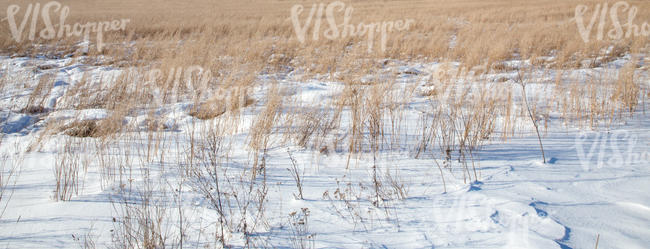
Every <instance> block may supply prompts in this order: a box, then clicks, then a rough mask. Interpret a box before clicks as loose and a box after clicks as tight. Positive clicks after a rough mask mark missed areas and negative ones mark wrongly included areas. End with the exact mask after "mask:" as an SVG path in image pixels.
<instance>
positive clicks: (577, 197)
mask: <svg viewBox="0 0 650 249" xmlns="http://www.w3.org/2000/svg"><path fill="white" fill-rule="evenodd" d="M622 60H623V61H622ZM624 60H625V58H621V59H620V60H616V61H614V62H613V63H614V65H623V64H624ZM0 62H1V64H2V65H3V66H2V69H1V71H0V73H1V74H2V76H6V75H7V74H8V75H9V76H8V77H7V78H10V79H12V81H11V82H10V83H9V84H10V85H6V86H4V89H2V94H0V107H2V109H1V110H0V124H1V127H2V133H4V137H3V138H2V143H1V144H0V152H2V153H5V154H7V155H10V156H11V159H9V160H8V161H4V163H5V165H10V164H12V163H16V164H19V165H21V167H20V173H19V175H18V177H17V181H16V184H15V186H13V187H12V190H13V191H14V192H13V195H12V198H11V200H10V202H9V204H8V206H7V208H6V212H5V213H4V214H3V215H2V217H1V219H0V223H2V225H1V226H2V229H0V246H2V247H12V248H43V247H57V248H72V247H78V245H79V243H80V242H79V241H78V240H77V239H76V238H80V237H83V236H84V235H86V234H91V235H92V237H93V238H94V240H95V241H96V243H97V245H98V246H99V247H106V246H111V244H112V243H113V241H114V240H115V239H116V237H119V234H118V233H117V232H118V230H119V224H118V222H116V220H119V219H120V217H121V215H123V214H124V209H123V208H124V207H123V205H121V204H120V203H129V202H132V204H133V205H136V204H137V203H139V201H142V199H141V198H142V196H139V195H138V193H139V192H138V191H139V189H140V188H139V187H141V186H147V180H146V179H148V181H154V184H153V185H152V186H155V187H154V188H155V191H154V193H155V195H154V196H153V197H151V198H152V199H151V201H152V203H153V204H154V205H166V206H167V207H168V209H167V210H166V211H165V212H166V215H167V216H166V217H168V218H169V220H170V222H169V223H168V224H166V226H165V227H164V228H163V231H164V233H165V234H168V235H169V236H171V237H173V236H176V233H177V231H178V225H177V224H176V222H177V218H178V217H177V212H178V211H177V208H178V204H179V203H180V205H181V208H182V210H183V213H184V218H185V219H186V222H188V225H187V226H188V228H187V232H186V235H185V236H186V237H185V238H184V239H185V241H186V242H187V244H188V245H190V246H191V247H199V246H204V245H211V244H214V243H215V242H214V237H215V229H216V228H215V224H216V222H218V221H219V215H218V214H217V211H216V210H215V209H214V208H212V206H211V205H210V203H209V201H208V200H206V198H205V197H204V196H202V195H201V194H200V193H198V192H196V191H194V189H193V187H195V186H193V185H192V184H191V183H189V182H186V183H185V185H183V184H181V185H178V184H179V182H180V181H182V180H183V179H181V178H180V177H179V175H180V174H181V173H179V172H181V169H180V168H179V166H178V165H180V164H175V163H176V162H178V161H180V160H182V158H184V157H185V156H186V155H187V153H188V150H189V149H188V148H189V141H188V140H189V139H188V137H189V134H190V130H192V127H195V128H196V129H197V131H198V130H200V129H201V128H206V127H210V126H211V125H213V123H211V122H212V121H209V120H208V121H204V120H199V119H196V118H193V117H191V116H189V114H188V110H189V109H190V103H187V102H183V103H175V104H172V105H166V106H160V107H157V109H156V110H155V111H156V112H155V113H156V114H157V115H160V116H161V117H162V118H161V119H162V120H163V123H164V126H165V127H168V129H167V130H165V131H164V132H162V133H161V134H162V135H161V137H160V138H158V139H159V140H157V141H158V142H159V143H160V144H159V145H157V146H160V148H161V150H164V151H166V155H165V159H164V160H163V159H155V158H158V157H157V156H158V154H157V153H162V152H153V154H154V156H153V158H154V159H150V158H149V155H150V154H149V153H150V152H149V150H148V149H149V148H148V142H147V141H148V140H147V139H151V138H149V137H147V134H146V132H144V133H142V134H140V133H136V132H134V133H135V134H129V135H130V136H121V137H120V138H117V139H116V140H115V141H112V142H103V141H101V139H97V138H71V137H68V136H66V135H65V134H62V133H61V132H59V133H55V134H53V135H51V136H48V137H47V138H45V139H41V136H42V135H43V133H44V132H45V131H44V126H45V124H46V123H47V122H49V121H51V120H58V121H64V122H66V123H70V122H72V121H81V120H101V119H105V118H107V117H109V116H110V115H111V113H110V111H108V110H105V109H96V108H95V109H82V110H76V109H62V108H59V107H58V106H59V104H60V103H61V101H63V99H64V98H63V96H64V95H65V93H66V91H68V90H69V89H71V87H73V86H74V85H75V84H76V83H78V82H79V81H80V80H81V79H82V75H83V74H84V72H86V73H90V74H91V77H92V78H94V79H99V78H102V77H110V76H109V75H113V76H114V75H115V74H116V73H119V69H113V68H105V67H94V66H89V65H84V64H81V63H80V62H77V61H72V60H71V59H62V60H53V59H45V58H8V57H0ZM526 63H527V62H522V61H511V62H507V65H508V66H510V67H519V66H522V65H523V64H526ZM42 65H47V67H42V68H50V69H45V70H40V69H38V70H36V69H35V68H38V66H42ZM459 66H460V64H458V63H430V64H418V65H405V64H404V63H399V64H398V65H396V66H395V67H388V68H387V69H386V72H383V73H387V72H396V73H397V74H398V78H397V80H398V82H400V83H402V85H399V84H398V87H404V89H406V86H409V85H412V84H416V85H417V86H418V88H417V89H418V91H419V92H425V90H428V88H427V87H429V86H426V84H425V82H426V80H425V79H426V78H427V77H436V76H437V75H439V70H441V69H443V68H456V69H458V67H459ZM619 67H620V66H619ZM605 71H606V69H602V68H601V69H576V70H574V71H571V72H568V73H567V74H568V75H578V76H579V75H584V74H590V73H603V72H605ZM46 73H53V74H55V76H56V80H55V82H56V83H55V85H54V87H53V89H52V91H51V92H50V93H49V95H48V96H47V98H46V99H47V100H48V101H46V105H45V107H46V108H47V110H48V111H47V112H46V113H42V114H25V113H20V112H19V110H20V109H21V108H22V107H23V106H25V105H26V104H27V102H28V98H29V94H30V93H31V91H33V88H34V86H35V84H36V83H38V78H39V77H40V76H42V75H43V74H46ZM545 73H548V74H549V75H551V74H555V73H554V72H548V71H547V72H545ZM539 74H541V75H540V77H538V78H544V77H548V75H543V72H540V73H539ZM372 77H374V76H371V77H369V78H368V82H372V81H373V78H372ZM482 77H484V79H486V80H487V81H488V82H489V83H488V84H493V85H496V84H510V85H513V87H517V86H515V85H514V84H511V83H512V82H513V81H514V80H516V74H513V72H507V73H493V74H489V75H487V76H482ZM262 78H263V77H262ZM502 79H505V80H502ZM641 79H642V80H645V81H644V82H647V80H648V78H647V75H641ZM503 81H505V83H504V82H503ZM541 82H543V80H540V82H537V83H536V82H532V83H530V84H529V85H528V86H527V91H528V92H527V93H528V94H530V95H535V96H536V98H539V99H543V98H544V96H548V95H549V94H551V93H552V90H551V89H549V86H548V85H547V84H543V83H541ZM280 84H281V85H283V86H290V87H285V88H283V92H282V93H281V95H284V96H293V97H294V99H295V101H296V103H298V104H296V105H297V107H298V108H300V109H301V110H307V111H309V110H311V109H309V107H314V106H315V107H322V106H324V105H325V104H326V103H329V102H330V101H331V100H332V99H333V98H335V97H336V96H338V95H339V92H340V91H341V90H342V89H343V88H344V84H343V83H340V82H336V81H324V80H305V79H301V76H300V75H291V74H290V75H288V76H287V77H286V78H285V79H283V80H281V81H280ZM645 84H647V83H645ZM266 88H267V86H264V85H262V86H260V87H259V89H260V91H258V92H257V93H256V95H255V98H256V99H257V100H259V102H258V103H256V105H257V106H258V107H260V106H262V105H263V104H264V102H263V93H264V92H266ZM517 89H519V88H517ZM402 90H403V89H402ZM514 93H515V94H516V95H517V97H521V95H520V91H519V90H517V91H514ZM424 98H425V97H424V96H415V97H413V99H412V100H411V102H410V103H407V104H408V108H407V111H406V113H405V114H404V117H405V120H404V121H403V123H404V125H405V127H404V128H403V131H402V132H403V133H405V134H404V135H403V138H402V140H409V142H407V143H406V144H403V145H401V146H399V149H396V150H381V151H380V155H379V160H377V161H378V163H377V165H378V167H379V168H380V169H382V170H384V171H388V172H392V176H393V177H394V178H395V179H396V180H395V182H396V184H400V183H403V184H404V186H405V188H404V190H405V191H407V192H408V194H407V195H406V196H405V197H404V198H395V199H391V200H380V203H378V205H373V203H372V201H371V200H372V198H373V197H372V196H371V194H370V193H372V191H370V190H369V189H372V187H373V186H372V182H371V179H372V166H373V158H372V156H370V155H369V154H359V155H352V156H351V159H350V158H349V157H348V154H347V153H345V152H341V151H340V150H341V149H340V148H338V149H334V150H333V151H332V152H330V153H327V154H324V153H319V152H318V150H313V149H311V148H302V147H296V146H290V145H286V144H283V143H282V142H281V141H280V140H281V139H279V138H276V139H273V140H272V141H271V145H270V146H269V148H270V149H269V150H268V152H267V153H268V155H267V156H266V158H265V170H266V171H267V176H266V181H268V196H267V197H266V198H267V204H266V212H265V214H264V215H265V217H266V219H267V220H266V224H263V225H259V226H258V227H256V230H255V232H256V235H255V237H256V238H257V239H259V241H264V242H263V245H266V246H269V247H293V246H295V244H292V238H295V237H293V235H292V234H293V232H294V230H292V229H293V228H292V221H291V217H296V219H299V218H305V216H307V219H308V222H307V224H308V234H310V235H311V236H313V237H311V238H313V242H310V243H313V246H314V247H316V248H349V247H355V248H357V247H362V248H593V247H594V246H595V243H596V237H597V236H598V235H599V236H600V239H599V248H647V245H649V244H650V229H648V227H649V226H650V195H649V194H648V193H647V191H648V189H650V167H648V166H650V163H649V160H650V146H649V143H648V142H647V141H650V119H649V118H648V115H647V114H646V113H645V108H646V106H645V105H646V104H645V102H641V104H642V105H643V106H641V107H640V108H639V109H640V110H639V111H637V113H635V115H634V116H633V117H631V118H629V119H627V120H626V121H625V122H622V123H620V124H617V125H615V126H613V127H611V128H609V129H602V130H595V131H592V130H588V131H587V130H579V129H576V128H571V127H566V126H564V125H563V124H559V122H558V123H557V124H555V125H552V126H551V127H549V128H548V130H547V131H546V135H545V136H544V137H543V143H544V149H545V151H546V156H547V159H548V160H549V162H548V163H543V162H542V161H541V160H540V152H539V144H538V141H537V137H536V136H535V134H534V133H533V132H532V127H531V125H530V124H529V123H526V120H525V119H524V120H520V121H519V123H517V126H518V127H520V128H518V130H521V134H522V135H520V136H516V137H513V138H511V139H509V140H507V141H501V140H498V139H497V140H494V141H490V142H489V143H487V144H485V145H484V146H483V147H482V148H481V150H480V151H478V152H477V157H478V158H480V159H479V160H477V162H476V163H477V164H478V165H477V169H478V174H479V180H480V181H477V182H467V181H465V179H464V174H465V172H464V171H463V169H461V168H460V167H459V166H458V165H456V166H454V167H452V168H451V169H443V170H442V174H443V175H444V179H445V180H446V182H445V186H443V183H442V181H441V176H440V173H441V172H440V171H439V170H438V168H437V166H436V162H435V160H436V159H434V158H432V156H431V155H424V156H421V157H419V158H414V156H413V153H411V152H412V151H413V148H414V147H415V146H416V145H415V144H414V143H415V142H416V140H417V133H416V132H417V130H418V122H419V116H418V115H419V113H420V110H422V108H423V107H424V106H425V105H426V104H424V103H423V99H424ZM642 98H643V97H642ZM640 101H643V100H640ZM301 103H302V104H301ZM294 107H296V106H294ZM291 110H293V109H291ZM257 112H259V108H257V109H247V110H245V111H244V112H243V114H242V117H241V119H240V120H238V121H237V122H238V123H239V130H238V132H237V133H236V134H235V135H234V136H232V137H230V138H228V139H227V141H228V142H230V143H232V150H231V151H230V152H229V153H230V154H229V160H228V162H227V163H226V164H225V165H226V167H227V169H228V171H227V172H224V175H226V176H229V177H232V179H234V181H238V180H237V179H236V176H237V175H238V174H242V172H244V171H245V170H246V168H247V167H249V166H248V164H249V163H250V155H251V152H250V151H249V150H248V149H246V146H247V143H248V142H249V140H248V135H249V134H248V128H249V127H250V126H251V125H252V123H253V122H254V120H255V115H256V114H257ZM146 115H147V113H146V112H144V111H143V112H134V113H133V114H131V115H130V116H127V117H126V118H125V122H124V123H125V125H130V124H135V125H136V126H137V127H145V126H146V125H147V118H146V117H147V116H146ZM343 116H346V115H343ZM348 122H350V121H349V120H347V119H344V120H341V123H342V126H343V127H345V126H346V125H347V123H348ZM278 137H279V134H278ZM70 141H74V142H76V143H75V144H76V145H83V146H85V147H83V148H81V151H82V152H83V153H77V152H74V153H72V154H69V155H68V156H69V157H70V158H76V159H77V160H78V161H79V162H81V164H82V165H85V166H87V168H84V169H83V170H82V172H83V173H81V175H82V180H81V186H80V188H79V193H78V194H76V195H73V197H72V199H71V200H70V201H56V200H55V199H56V198H55V194H54V192H53V190H54V189H55V186H56V180H55V177H54V174H53V172H54V168H55V165H56V163H57V162H59V161H60V160H61V157H62V156H63V155H64V154H65V153H60V152H61V151H63V149H64V147H65V145H66V144H67V143H68V142H70ZM161 141H162V142H161ZM103 145H105V146H107V148H108V149H106V150H104V151H100V148H101V146H103ZM339 146H340V145H339ZM333 147H334V148H336V146H333ZM29 148H32V149H31V150H30V149H29ZM77 149H80V148H77ZM288 151H289V152H288ZM98 153H99V154H101V155H103V156H99V154H98ZM289 154H291V155H292V157H293V158H294V159H295V161H296V162H297V168H298V170H299V171H300V172H301V173H302V174H303V175H302V180H303V184H304V185H303V189H304V190H303V192H304V199H303V200H298V199H296V197H295V194H296V193H297V189H296V184H295V182H294V179H293V178H292V177H291V175H290V174H289V172H288V169H289V168H291V167H292V166H291V165H292V163H291V162H292V161H291V159H290V156H289ZM98 157H101V159H102V160H103V159H106V160H109V161H110V160H115V163H116V164H120V163H121V161H120V160H125V159H124V158H123V157H129V159H128V160H130V161H128V162H131V164H130V165H121V166H122V167H124V168H120V170H125V171H128V172H129V173H128V174H127V175H125V176H124V179H122V177H121V176H119V175H118V177H119V178H120V179H119V180H116V181H115V182H110V181H109V182H107V181H106V180H105V179H104V177H106V176H105V175H104V174H106V172H102V169H101V167H100V164H99V162H98V161H99V160H98V159H100V158H98ZM161 157H162V156H161ZM84 162H88V163H87V164H84ZM3 169H4V170H7V168H6V167H3ZM145 169H146V170H145ZM148 174H151V176H152V177H150V178H146V179H145V177H144V175H148ZM385 184H389V183H388V182H385ZM178 186H183V187H182V188H181V189H180V190H179V188H178ZM445 189H446V191H445ZM233 191H234V190H233ZM179 193H180V194H181V195H182V197H181V198H180V200H178V199H175V198H174V197H173V196H176V195H177V194H179ZM4 201H5V200H3V202H4ZM0 204H3V203H0ZM303 210H304V211H303ZM293 212H295V213H294V214H293V216H292V215H291V214H292V213H293ZM303 212H308V215H305V213H303ZM254 215H255V213H252V214H251V213H249V214H247V217H245V219H251V220H252V219H255V217H254ZM226 236H227V237H228V243H229V244H231V245H233V246H235V247H243V246H244V245H245V243H246V241H245V239H244V236H243V234H242V233H241V231H229V232H228V233H227V234H226ZM258 246H262V244H258Z"/></svg>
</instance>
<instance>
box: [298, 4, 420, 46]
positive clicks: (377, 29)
mask: <svg viewBox="0 0 650 249" xmlns="http://www.w3.org/2000/svg"><path fill="white" fill-rule="evenodd" d="M304 9H305V7H304V6H303V5H300V4H298V5H294V6H293V7H292V8H291V22H292V23H293V28H294V31H295V32H296V36H297V38H298V41H300V42H301V43H305V42H306V34H307V30H308V29H309V27H310V25H311V24H312V21H314V24H313V27H312V40H314V41H317V40H319V39H320V37H321V29H320V28H321V20H322V19H323V18H322V17H323V14H325V17H326V18H325V19H326V20H327V25H328V26H329V28H328V29H326V30H324V31H323V33H322V36H323V37H325V38H326V39H329V40H336V39H339V38H341V39H343V38H346V37H355V36H358V37H363V36H366V37H367V42H368V44H367V45H368V53H370V52H372V50H373V46H374V42H375V36H376V35H377V34H378V35H379V36H380V40H381V51H386V44H387V42H388V33H390V32H393V31H394V30H395V31H405V30H408V29H409V28H410V26H411V25H412V24H413V23H415V20H413V19H406V20H395V21H382V22H373V23H368V24H365V23H363V22H360V23H358V24H356V25H354V24H352V13H353V11H354V8H352V7H351V6H347V7H346V6H345V3H343V2H340V1H336V2H332V3H329V4H327V7H325V4H324V3H320V4H313V5H312V7H311V10H310V11H309V14H308V15H307V18H306V20H305V22H304V24H301V22H300V16H301V14H302V13H303V11H304ZM342 11H343V12H344V14H343V22H342V23H340V24H339V23H338V22H337V20H336V14H335V12H342Z"/></svg>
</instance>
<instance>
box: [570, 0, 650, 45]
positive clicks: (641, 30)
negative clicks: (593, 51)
mask: <svg viewBox="0 0 650 249" xmlns="http://www.w3.org/2000/svg"><path fill="white" fill-rule="evenodd" d="M588 10H589V7H588V6H586V5H578V6H577V7H576V10H575V21H576V24H577V25H578V32H580V36H581V37H582V40H583V41H584V42H585V43H587V42H589V40H590V38H591V34H592V30H593V28H594V25H596V23H598V28H597V29H598V30H597V33H596V39H597V40H598V41H602V40H604V38H609V39H611V40H620V39H622V38H623V36H625V38H630V37H632V36H634V37H637V36H650V24H648V22H644V23H642V24H637V23H636V21H635V19H636V16H637V14H638V12H639V9H638V8H637V7H636V6H631V5H630V4H629V3H627V2H624V1H620V2H616V3H614V4H613V5H612V6H611V7H610V6H609V5H608V3H603V4H602V5H601V4H597V5H596V7H595V8H594V9H593V12H592V14H591V18H590V19H589V23H588V24H585V15H586V13H587V11H588ZM619 12H620V13H623V14H624V15H625V14H626V15H627V22H626V23H624V24H621V23H622V22H621V19H620V18H619V17H618V15H619ZM587 17H588V15H587ZM608 17H609V19H611V20H610V21H611V25H613V28H611V29H610V30H608V31H607V33H605V26H607V23H608ZM605 34H606V35H607V36H606V37H605Z"/></svg>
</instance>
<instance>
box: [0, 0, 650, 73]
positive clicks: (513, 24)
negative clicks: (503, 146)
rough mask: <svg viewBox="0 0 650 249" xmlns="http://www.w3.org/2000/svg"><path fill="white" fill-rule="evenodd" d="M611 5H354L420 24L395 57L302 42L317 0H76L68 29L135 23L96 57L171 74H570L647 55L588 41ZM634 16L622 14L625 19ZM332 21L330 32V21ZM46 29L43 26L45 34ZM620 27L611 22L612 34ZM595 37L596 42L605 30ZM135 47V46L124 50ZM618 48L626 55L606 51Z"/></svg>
mask: <svg viewBox="0 0 650 249" xmlns="http://www.w3.org/2000/svg"><path fill="white" fill-rule="evenodd" d="M40 2H43V3H45V1H40ZM602 2H610V6H611V3H613V2H614V1H597V0H576V1H559V0H552V1H548V0H533V1H522V0H498V1H490V2H489V3H488V2H484V1H478V0H464V1H453V2H450V1H443V0H434V1H418V0H406V1H354V2H349V1H346V2H345V3H346V6H352V7H353V8H354V12H353V16H352V23H353V24H357V23H359V22H364V23H371V22H377V21H391V20H405V19H413V20H414V21H415V22H414V24H413V25H412V26H411V27H410V28H409V29H408V30H407V31H401V32H393V33H390V34H389V35H388V39H387V43H386V44H387V46H386V50H385V51H381V49H379V43H380V39H379V38H378V37H377V38H376V39H375V42H374V47H375V49H373V50H372V51H371V52H370V53H368V48H367V45H366V44H367V37H365V36H364V37H346V38H340V39H335V40H328V39H324V38H323V37H322V34H321V35H320V39H318V40H313V39H309V38H311V35H312V34H313V33H312V31H313V27H312V28H309V29H308V30H307V38H308V39H306V42H305V43H300V42H299V41H298V39H297V37H296V34H295V32H294V29H293V25H292V23H291V21H290V18H289V17H290V10H291V7H292V6H293V5H294V4H302V5H304V6H305V9H307V10H308V9H309V8H310V7H311V3H312V2H311V1H279V0H275V1H262V0H253V1H245V2H241V1H239V2H232V1H225V0H220V1H207V0H191V1H184V2H183V3H180V2H173V1H162V0H147V1H125V0H109V1H97V0H93V1H80V0H72V1H66V2H65V3H64V4H65V5H68V6H69V7H70V16H69V17H68V20H67V21H66V23H72V24H73V23H75V22H79V23H86V22H89V21H95V22H98V21H108V20H114V19H123V18H128V19H130V22H129V23H128V24H127V26H126V29H125V30H124V31H119V32H117V31H112V32H106V33H105V34H104V38H103V39H104V41H105V43H106V44H107V45H106V49H105V50H103V51H102V52H101V53H99V52H98V51H94V50H92V47H91V51H90V52H89V55H91V56H92V55H100V54H101V55H108V56H109V58H111V59H110V61H112V62H117V61H124V62H126V64H127V65H138V64H142V63H145V64H146V63H149V62H151V61H156V62H159V63H161V65H164V67H177V66H190V65H201V66H203V67H205V68H207V69H210V70H212V72H222V71H223V70H228V69H232V68H237V67H242V66H243V67H247V68H248V69H246V70H244V71H249V72H250V71H252V70H249V69H250V68H259V69H264V70H271V71H281V70H285V69H287V68H296V67H303V68H305V69H306V71H308V72H313V73H317V72H324V73H328V72H333V71H336V70H339V71H340V69H343V68H350V67H349V66H350V65H354V64H356V63H357V62H358V60H359V59H366V58H367V59H384V58H394V59H400V60H438V59H449V60H455V61H462V62H464V63H466V64H467V65H469V66H474V65H483V64H486V63H487V64H492V63H497V62H500V61H502V60H505V59H509V58H524V59H527V58H535V57H538V56H547V55H557V56H558V60H557V61H554V62H553V63H552V64H554V65H556V66H557V67H565V66H572V65H578V64H579V63H580V61H581V58H592V57H594V56H598V55H602V56H605V57H615V56H616V55H620V54H623V53H625V52H628V51H638V50H639V49H647V48H646V47H645V46H647V41H648V37H647V36H638V37H630V38H626V37H624V38H623V39H622V40H620V41H613V42H612V41H609V40H606V41H597V40H596V39H591V40H590V41H589V42H588V43H585V42H584V41H583V40H582V38H581V37H580V34H579V32H578V28H577V25H576V23H575V21H572V20H571V19H572V18H573V17H574V13H575V9H576V6H577V5H578V4H584V5H587V6H589V7H590V9H589V10H590V11H592V10H593V8H594V7H595V5H596V4H597V3H602ZM628 2H629V3H630V4H631V5H635V6H637V7H638V8H639V10H640V11H639V13H638V15H637V19H636V20H637V22H639V24H641V23H642V21H643V20H648V19H649V18H648V16H649V15H650V13H649V12H648V11H647V10H648V9H650V4H649V3H648V2H647V1H640V0H632V1H628ZM9 4H11V2H4V3H2V4H0V9H6V8H7V6H8V5H9ZM21 6H22V8H21V10H20V12H19V14H18V18H21V17H22V13H23V11H24V9H25V8H26V7H27V6H26V3H21ZM307 10H306V11H307ZM337 14H340V15H339V16H336V17H337V18H338V19H337V21H339V22H342V13H337ZM588 14H589V12H588ZM53 16H54V15H53ZM621 16H623V15H622V14H621ZM303 18H306V17H305V16H304V15H303ZM626 18H627V17H626V16H625V17H621V19H622V20H621V21H623V22H624V21H626V20H625V19H626ZM20 20H21V19H19V20H18V21H20ZM322 22H323V23H322V26H323V28H322V29H325V28H326V20H325V19H323V20H322ZM42 27H43V22H42V21H41V22H39V23H38V26H37V29H36V30H41V29H42ZM611 27H612V23H611V21H610V22H608V24H607V26H606V27H605V28H606V29H605V30H606V31H607V30H609V29H610V28H611ZM27 28H29V27H27ZM321 32H323V31H322V30H321ZM27 33H28V32H24V34H27ZM0 34H3V35H2V37H4V38H3V40H2V41H0V49H1V50H2V51H4V52H5V53H10V54H24V55H34V54H39V53H46V54H53V55H62V54H65V53H66V52H67V53H70V51H75V46H74V44H76V43H77V42H79V41H78V39H74V38H75V37H74V36H73V37H70V38H64V39H54V40H39V39H38V35H37V39H36V40H35V41H34V42H33V43H32V42H21V43H17V42H15V41H14V40H13V39H12V36H11V34H10V30H9V28H8V25H2V26H0ZM592 36H594V37H595V32H594V34H592ZM452 41H453V42H452ZM132 42H133V43H132ZM125 43H132V44H133V45H131V46H124V45H123V44H125ZM37 44H46V45H47V46H37ZM612 44H613V45H615V48H616V49H613V50H612V51H611V52H610V53H609V54H605V53H603V51H604V50H603V49H605V48H608V47H609V46H610V45H612ZM112 64H116V63H112Z"/></svg>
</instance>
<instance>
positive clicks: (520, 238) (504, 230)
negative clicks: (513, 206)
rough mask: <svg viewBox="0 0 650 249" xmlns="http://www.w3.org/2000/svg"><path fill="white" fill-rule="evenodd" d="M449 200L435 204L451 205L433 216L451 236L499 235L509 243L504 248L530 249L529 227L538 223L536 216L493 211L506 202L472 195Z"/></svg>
mask: <svg viewBox="0 0 650 249" xmlns="http://www.w3.org/2000/svg"><path fill="white" fill-rule="evenodd" d="M447 198H448V197H445V196H443V197H440V199H435V200H434V203H443V204H445V203H449V204H451V205H443V206H444V207H443V208H442V209H440V210H438V211H434V212H433V218H434V219H435V221H436V223H437V224H441V225H443V226H444V227H443V230H444V231H446V232H448V233H449V234H466V233H468V232H477V231H478V232H491V231H499V233H500V234H502V235H503V239H504V242H505V243H506V244H505V247H504V248H530V246H531V245H530V238H529V233H530V231H531V230H530V224H531V223H534V222H535V221H536V220H535V216H537V214H533V213H524V214H521V213H519V212H516V211H514V210H509V209H507V208H503V209H501V208H497V209H495V208H491V207H493V206H496V205H501V203H503V202H502V201H501V200H496V199H491V198H488V197H486V196H477V195H473V194H472V193H464V194H463V195H462V196H460V197H458V198H457V199H454V200H448V199H447ZM450 201H451V202H450Z"/></svg>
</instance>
